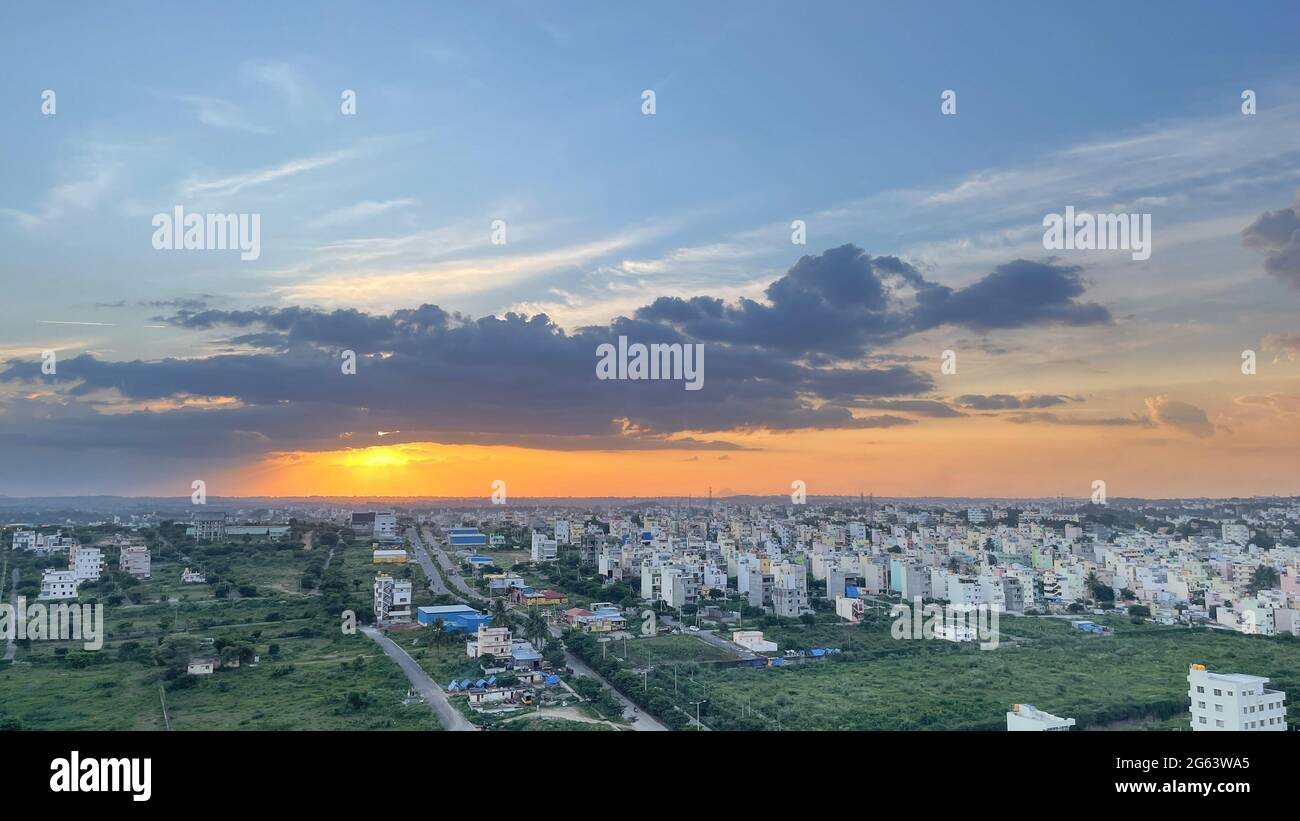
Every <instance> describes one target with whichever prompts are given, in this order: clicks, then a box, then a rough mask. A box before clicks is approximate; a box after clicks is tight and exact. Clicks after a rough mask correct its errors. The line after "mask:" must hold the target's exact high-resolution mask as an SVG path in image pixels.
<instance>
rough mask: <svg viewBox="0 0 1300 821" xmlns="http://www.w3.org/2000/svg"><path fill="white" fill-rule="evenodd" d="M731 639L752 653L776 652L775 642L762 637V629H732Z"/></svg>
mask: <svg viewBox="0 0 1300 821" xmlns="http://www.w3.org/2000/svg"><path fill="white" fill-rule="evenodd" d="M731 640H732V641H733V642H735V643H736V644H739V645H740V646H741V647H744V648H745V649H746V650H750V651H752V652H754V653H775V652H776V642H774V641H768V640H766V639H764V638H763V631H762V630H733V631H731Z"/></svg>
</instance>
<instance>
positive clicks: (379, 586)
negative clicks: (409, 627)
mask: <svg viewBox="0 0 1300 821" xmlns="http://www.w3.org/2000/svg"><path fill="white" fill-rule="evenodd" d="M410 621H411V582H410V580H409V579H394V578H393V577H392V576H390V575H388V574H387V573H380V574H379V575H377V576H375V623H376V624H381V625H382V624H409V623H410Z"/></svg>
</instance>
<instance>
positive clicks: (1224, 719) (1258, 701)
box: [1187, 664, 1286, 731]
mask: <svg viewBox="0 0 1300 821" xmlns="http://www.w3.org/2000/svg"><path fill="white" fill-rule="evenodd" d="M1267 683H1268V679H1267V678H1264V677H1263V676H1248V675H1245V674H1242V673H1211V672H1210V671H1209V670H1206V669H1205V665H1204V664H1193V665H1192V666H1191V669H1190V670H1189V671H1188V673H1187V684H1188V690H1187V697H1188V698H1190V699H1191V702H1192V729H1193V730H1198V731H1207V730H1208V731H1214V730H1251V731H1255V730H1263V731H1269V730H1276V731H1282V730H1285V729H1286V703H1285V702H1286V693H1283V692H1281V691H1279V690H1269V689H1266V688H1265V687H1264V685H1265V684H1267Z"/></svg>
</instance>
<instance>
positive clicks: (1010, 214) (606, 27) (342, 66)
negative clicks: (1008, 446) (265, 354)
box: [0, 3, 1300, 427]
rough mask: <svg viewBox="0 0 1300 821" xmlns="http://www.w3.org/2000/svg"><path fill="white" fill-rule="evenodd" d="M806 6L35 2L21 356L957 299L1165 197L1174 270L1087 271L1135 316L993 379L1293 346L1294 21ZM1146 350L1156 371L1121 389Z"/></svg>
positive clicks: (1299, 60) (5, 207)
mask: <svg viewBox="0 0 1300 821" xmlns="http://www.w3.org/2000/svg"><path fill="white" fill-rule="evenodd" d="M806 5H807V7H804V6H803V5H801V6H795V5H792V4H788V3H703V4H702V3H666V4H654V5H653V6H646V5H641V4H623V3H612V4H611V3H565V4H537V3H500V4H494V5H493V6H492V7H491V8H490V9H487V8H484V7H478V6H461V5H455V4H432V3H366V4H362V3H327V4H320V5H318V6H312V7H307V6H304V5H298V4H292V5H290V4H277V5H274V6H270V7H268V5H267V4H261V3H228V4H223V5H222V6H221V7H220V9H218V10H213V11H210V12H206V13H203V14H194V13H189V12H186V13H182V12H181V11H180V10H177V9H174V8H170V7H166V6H161V5H153V4H144V3H123V4H114V5H112V6H105V5H100V4H89V3H85V4H69V5H68V6H65V7H62V8H60V9H59V10H58V11H57V12H54V11H51V10H50V8H49V7H48V6H39V5H35V4H22V5H20V4H6V5H5V6H4V7H3V9H2V10H0V23H2V24H3V27H4V28H5V30H7V31H10V32H21V33H23V36H21V37H14V38H11V41H10V43H9V47H8V48H7V49H6V50H5V53H4V54H3V55H0V69H2V70H3V71H2V72H0V73H2V76H3V81H2V82H0V110H2V111H3V112H4V115H3V119H2V120H0V165H2V166H3V168H4V173H3V178H4V185H3V186H2V187H0V242H3V243H4V245H5V248H6V253H5V254H4V259H3V261H2V262H0V276H2V277H3V278H4V286H5V293H6V297H7V298H6V303H7V307H6V310H5V317H4V319H5V321H4V323H2V324H0V359H9V358H11V357H28V358H30V357H32V356H34V355H38V354H39V352H40V351H42V350H46V349H55V350H58V351H60V352H64V353H66V355H68V356H75V355H78V354H81V353H90V354H91V355H93V356H95V357H97V358H99V359H102V360H105V361H119V362H120V361H131V360H137V359H138V360H142V361H156V360H160V359H163V358H166V357H201V356H207V355H211V354H213V353H219V352H230V351H238V350H240V349H241V346H240V345H239V344H235V343H232V342H231V341H230V337H231V334H230V333H229V332H228V330H227V329H210V328H204V329H195V328H192V327H191V328H180V327H177V326H176V325H174V324H172V323H170V322H168V321H167V317H168V315H169V314H172V313H174V312H175V310H176V309H177V307H183V306H185V305H197V304H198V303H200V302H201V303H203V304H204V305H206V306H208V307H211V308H214V309H220V310H226V311H229V310H237V309H245V308H252V307H259V306H265V307H270V308H285V307H289V306H304V307H319V308H321V309H325V310H333V309H338V308H355V309H358V310H362V311H367V312H373V313H387V312H389V311H392V310H395V309H398V308H413V307H415V306H418V305H420V304H422V303H431V304H437V305H439V306H441V307H443V308H445V309H447V310H450V311H460V312H464V313H467V314H470V315H473V316H482V315H487V314H498V315H500V314H502V313H504V312H506V311H510V310H515V311H522V312H525V313H530V314H535V313H538V312H545V313H546V314H547V315H549V316H550V317H551V318H552V319H553V320H554V321H555V322H557V323H558V324H559V325H560V326H561V327H563V328H565V329H567V330H570V331H572V330H573V329H575V328H577V327H579V326H583V325H588V324H595V325H602V326H603V325H605V324H606V323H608V322H609V321H610V320H611V319H612V318H614V317H616V316H619V315H631V314H632V312H634V311H635V310H636V309H637V308H638V307H640V306H643V305H647V304H649V303H651V302H653V301H654V299H656V298H657V297H661V296H676V297H683V298H689V297H691V296H698V295H710V296H714V297H717V298H721V299H724V300H727V301H731V300H734V299H737V298H740V297H748V298H753V299H760V300H761V299H762V294H763V289H764V288H765V287H766V286H767V284H768V283H770V282H772V281H773V280H775V279H776V278H778V277H780V276H781V275H782V274H783V273H784V272H785V271H787V269H789V268H790V266H791V265H793V264H794V262H795V260H796V259H798V257H799V256H800V255H802V254H805V253H809V254H816V253H820V252H822V251H824V250H826V249H828V248H833V247H837V246H840V245H842V244H844V243H853V244H855V245H857V246H859V247H860V248H862V249H865V251H866V252H867V253H869V254H873V255H899V256H900V257H903V258H904V259H907V260H909V261H910V262H912V263H914V264H916V265H917V266H918V268H919V269H920V270H923V271H926V272H927V276H930V277H932V278H933V279H935V280H937V281H940V282H942V283H944V284H946V285H949V286H952V287H961V286H965V285H969V284H971V283H974V282H977V281H979V280H980V278H981V277H984V276H986V275H987V274H988V273H989V271H990V270H992V269H993V268H994V267H995V266H996V265H999V264H1001V263H1005V262H1008V261H1010V260H1012V259H1015V258H1018V257H1029V258H1042V257H1044V256H1045V254H1044V253H1043V251H1042V248H1041V244H1040V243H1039V234H1040V233H1041V228H1040V220H1041V218H1042V215H1043V214H1044V213H1047V212H1054V211H1059V210H1061V209H1063V208H1064V206H1065V205H1070V204H1073V205H1076V206H1077V207H1079V208H1095V209H1098V210H1147V211H1150V212H1152V213H1153V214H1154V220H1155V224H1156V226H1157V227H1156V231H1157V234H1156V237H1157V238H1156V248H1157V254H1156V255H1155V256H1154V257H1153V259H1152V260H1151V262H1150V264H1148V265H1145V266H1143V267H1142V269H1141V275H1140V276H1134V275H1133V269H1132V268H1129V267H1126V266H1124V265H1123V264H1122V263H1120V262H1117V261H1116V259H1112V258H1104V259H1101V260H1099V261H1096V262H1094V261H1092V260H1091V259H1090V260H1088V262H1087V263H1086V264H1085V274H1084V276H1085V279H1086V282H1087V287H1088V293H1089V297H1090V299H1095V300H1097V301H1099V302H1100V303H1101V304H1104V305H1105V306H1106V307H1107V308H1108V309H1109V311H1110V313H1111V314H1113V315H1114V316H1115V317H1116V318H1117V322H1116V323H1115V325H1114V326H1113V327H1109V328H1108V329H1106V330H1105V331H1096V330H1094V331H1090V332H1089V335H1088V336H1086V337H1066V336H1061V334H1064V333H1066V330H1059V329H1057V330H1054V329H1044V330H1041V331H1040V332H1039V333H1041V334H1043V335H1042V336H1038V337H1031V336H1026V337H1024V338H1018V339H1011V340H1001V341H994V342H990V341H989V340H988V339H978V340H976V342H978V344H979V345H981V346H983V349H985V350H992V349H1005V350H1007V351H1008V353H1007V355H1005V356H1002V357H1001V358H998V357H992V356H990V358H989V359H988V360H987V361H985V362H982V368H981V370H980V376H981V378H982V382H981V383H979V384H976V385H974V386H973V387H972V386H968V388H969V389H971V390H976V389H977V390H982V391H985V392H999V391H1006V392H1015V391H1016V390H1017V386H1018V385H1020V384H1022V383H1023V384H1024V385H1027V386H1032V387H1035V388H1037V387H1041V386H1042V385H1043V383H1044V381H1045V380H1046V379H1047V377H1046V376H1044V375H1043V373H1041V372H1039V370H1035V369H1041V368H1043V367H1046V365H1045V364H1044V363H1045V362H1046V360H1045V358H1044V357H1043V356H1042V350H1043V348H1044V346H1045V345H1048V344H1050V345H1052V346H1061V348H1062V349H1065V348H1068V349H1069V350H1071V351H1073V352H1075V353H1078V354H1079V356H1080V357H1084V356H1090V357H1092V359H1091V360H1090V364H1089V365H1088V366H1087V367H1083V366H1080V367H1079V368H1078V370H1069V369H1068V368H1067V369H1066V370H1064V371H1062V370H1061V368H1062V367H1063V366H1060V365H1059V363H1058V365H1057V366H1056V367H1057V370H1055V371H1052V373H1054V374H1056V375H1057V376H1058V378H1059V379H1060V381H1062V382H1068V383H1071V384H1070V385H1062V386H1060V387H1059V388H1054V389H1055V390H1061V391H1063V392H1073V391H1083V390H1092V391H1096V392H1097V394H1098V396H1099V397H1100V395H1101V394H1102V393H1103V392H1105V391H1110V392H1112V393H1115V394H1116V395H1114V396H1111V397H1109V400H1110V401H1111V402H1112V403H1113V405H1114V407H1116V408H1118V407H1120V406H1122V405H1123V403H1125V402H1128V403H1129V404H1134V403H1136V406H1137V407H1139V408H1140V407H1141V396H1140V394H1141V393H1142V392H1143V391H1155V390H1159V389H1161V387H1160V385H1161V384H1165V383H1167V384H1169V385H1173V386H1177V385H1179V384H1180V383H1181V382H1183V381H1185V380H1187V379H1190V378H1192V377H1194V376H1195V375H1196V374H1197V373H1200V372H1202V371H1203V370H1204V363H1205V361H1206V360H1205V358H1214V357H1219V356H1220V355H1221V353H1222V351H1224V350H1238V351H1239V350H1240V349H1241V348H1242V347H1244V344H1245V343H1243V342H1242V341H1241V340H1240V339H1239V337H1243V336H1253V340H1250V339H1247V340H1246V342H1249V343H1251V344H1258V343H1259V342H1260V341H1261V340H1260V337H1261V335H1263V334H1278V335H1285V334H1288V333H1294V331H1295V329H1294V327H1293V325H1294V323H1293V322H1292V321H1291V317H1293V316H1294V309H1295V289H1294V288H1291V287H1289V286H1288V285H1287V284H1285V283H1283V282H1279V281H1278V280H1277V278H1276V277H1270V276H1268V275H1267V274H1266V273H1265V272H1264V270H1263V267H1262V264H1261V260H1260V256H1259V254H1258V253H1256V252H1254V251H1251V250H1249V249H1247V248H1245V247H1243V245H1242V243H1241V241H1240V238H1239V234H1240V231H1241V230H1242V229H1243V228H1244V227H1245V226H1246V225H1247V224H1248V223H1249V222H1250V221H1251V220H1252V219H1253V218H1254V217H1255V216H1256V215H1258V214H1260V213H1262V212H1264V211H1266V210H1271V209H1280V208H1285V207H1288V206H1290V205H1291V203H1292V202H1293V201H1294V195H1295V190H1296V189H1297V187H1300V176H1298V174H1297V165H1296V156H1297V146H1296V143H1295V140H1294V135H1295V134H1296V133H1297V131H1296V126H1297V125H1300V94H1298V93H1297V88H1298V86H1297V79H1300V52H1297V50H1296V48H1295V32H1296V31H1297V30H1300V26H1298V25H1297V24H1300V10H1298V9H1297V7H1296V6H1295V5H1294V4H1289V3H1251V4H1249V5H1247V6H1246V7H1245V8H1232V7H1229V6H1227V5H1226V4H1210V3H1204V4H1201V3H1142V4H1131V3H1100V4H1093V5H1090V6H1087V7H1077V8H1073V9H1071V10H1069V11H1064V12H1063V11H1061V10H1059V9H1053V8H1047V7H1045V5H1044V4H1036V3H1014V4H997V5H996V6H992V5H990V4H975V3H963V4H957V3H893V4H876V3H813V4H806ZM1247 88H1249V89H1253V90H1255V91H1256V92H1257V94H1258V99H1259V113H1258V114H1257V115H1256V116H1255V117H1253V118H1247V117H1243V116H1242V115H1241V113H1240V111H1239V106H1240V94H1241V91H1242V89H1247ZM44 89H53V90H54V91H55V92H56V93H57V105H58V111H57V114H55V115H54V116H42V115H41V114H40V95H41V92H42V90H44ZM344 89H351V90H354V91H355V92H356V93H357V96H358V113H357V114H356V116H342V115H341V114H340V112H339V102H340V101H339V95H340V93H341V91H342V90H344ZM645 89H652V90H654V91H655V93H656V95H657V112H656V114H654V115H653V116H645V115H643V114H642V113H641V93H642V91H643V90H645ZM945 89H953V90H955V91H956V92H957V95H958V98H957V106H958V109H957V115H956V116H952V117H945V116H942V115H941V114H940V109H939V106H940V94H941V92H942V91H944V90H945ZM178 204H182V205H184V206H185V207H186V208H187V209H188V210H191V211H199V212H207V211H221V212H253V213H258V214H261V215H262V255H261V257H260V259H258V260H256V261H240V260H239V258H238V256H237V255H231V254H221V253H207V254H173V253H160V252H158V251H155V250H154V249H153V248H152V247H151V245H150V237H151V234H152V228H151V225H150V220H151V217H152V216H153V215H154V214H157V213H160V212H170V211H171V209H172V208H173V207H174V206H175V205H178ZM494 219H504V220H506V222H507V225H508V230H509V242H508V244H507V245H505V246H494V245H492V244H491V242H490V241H489V238H490V224H491V222H492V220H494ZM793 219H803V220H805V221H806V222H807V224H808V245H807V247H804V248H799V247H793V246H791V244H790V241H789V234H790V227H789V225H790V222H791V220H793ZM1071 261H1073V260H1071ZM1079 261H1080V262H1081V263H1083V260H1079ZM1243 282H1248V283H1250V287H1243V284H1242V283H1243ZM147 303H174V304H171V305H165V304H164V305H159V304H147ZM160 317H161V319H160ZM64 323H73V324H64ZM1189 323H1190V324H1189ZM156 326H161V327H156ZM1192 326H1195V328H1196V333H1194V334H1190V335H1187V336H1185V337H1184V338H1182V339H1180V341H1179V342H1178V343H1177V345H1176V346H1171V344H1170V342H1169V340H1170V336H1171V334H1174V333H1176V332H1178V330H1179V329H1183V330H1186V329H1187V328H1189V327H1192ZM969 337H970V334H968V333H964V332H962V331H961V330H960V329H955V330H950V331H944V330H936V331H933V332H923V333H918V334H917V335H916V336H913V337H909V338H908V339H905V340H897V341H895V343H894V344H893V345H892V347H890V348H889V350H890V351H891V352H892V353H893V354H895V355H915V354H916V352H917V351H918V350H920V351H923V352H924V353H925V355H929V353H930V352H931V349H937V348H941V347H943V346H944V345H948V344H955V342H954V340H958V341H960V340H965V339H967V338H969ZM972 344H974V343H972ZM1117 351H1119V352H1123V353H1124V355H1125V357H1126V362H1128V363H1129V364H1130V367H1129V368H1127V369H1126V370H1125V371H1124V373H1123V374H1122V375H1117V374H1116V373H1115V372H1114V371H1113V370H1112V371H1111V372H1110V373H1109V374H1108V375H1107V376H1106V377H1102V376H1100V375H1099V374H1097V373H1095V372H1096V371H1097V370H1098V369H1099V367H1100V366H1098V365H1097V360H1098V359H1099V358H1100V359H1104V358H1105V357H1106V356H1108V355H1109V354H1110V353H1113V352H1117ZM1175 354H1176V355H1175ZM1198 357H1200V358H1198ZM1135 363H1136V364H1135ZM1143 363H1145V364H1143ZM1143 367H1144V368H1146V370H1145V371H1143V370H1141V368H1143ZM1100 369H1101V370H1103V371H1104V370H1106V369H1105V368H1100ZM1135 369H1136V370H1135ZM1152 369H1158V370H1161V371H1162V372H1163V374H1162V377H1161V379H1163V380H1164V381H1163V383H1161V381H1160V380H1151V379H1150V378H1149V377H1139V376H1136V375H1135V374H1140V373H1146V374H1148V375H1149V374H1150V372H1151V370H1152ZM1144 379H1145V382H1144ZM1157 383H1160V384H1157ZM16 390H18V388H16V387H15V386H13V385H12V384H11V385H10V386H8V387H5V386H4V385H3V384H0V400H3V399H4V395H3V392H4V391H11V392H12V391H16ZM1130 390H1131V391H1133V392H1134V393H1133V394H1132V395H1131V396H1127V395H1125V396H1120V395H1119V393H1122V392H1123V391H1130ZM1101 398H1103V399H1104V398H1105V397H1101ZM1198 402H1199V403H1200V404H1201V405H1208V404H1212V403H1210V402H1208V401H1203V400H1202V399H1198ZM1210 413H1211V416H1213V413H1214V412H1213V410H1211V411H1210ZM18 415H20V414H17V413H14V412H12V411H11V414H10V418H11V419H12V418H14V417H15V416H18ZM1225 427H1227V426H1226V424H1225Z"/></svg>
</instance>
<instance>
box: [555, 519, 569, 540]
mask: <svg viewBox="0 0 1300 821" xmlns="http://www.w3.org/2000/svg"><path fill="white" fill-rule="evenodd" d="M555 541H556V542H558V543H559V544H573V538H572V536H570V535H569V520H568V519H556V520H555Z"/></svg>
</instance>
